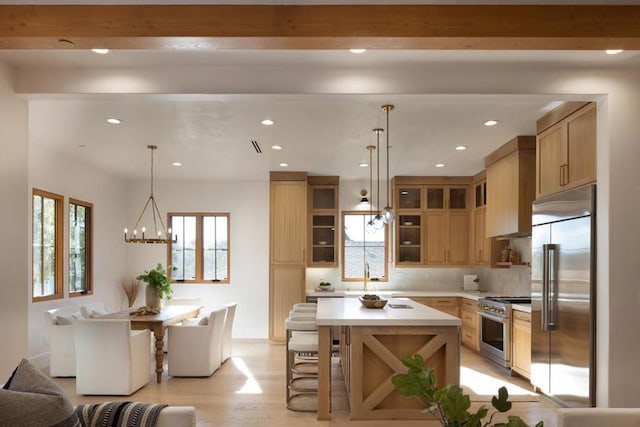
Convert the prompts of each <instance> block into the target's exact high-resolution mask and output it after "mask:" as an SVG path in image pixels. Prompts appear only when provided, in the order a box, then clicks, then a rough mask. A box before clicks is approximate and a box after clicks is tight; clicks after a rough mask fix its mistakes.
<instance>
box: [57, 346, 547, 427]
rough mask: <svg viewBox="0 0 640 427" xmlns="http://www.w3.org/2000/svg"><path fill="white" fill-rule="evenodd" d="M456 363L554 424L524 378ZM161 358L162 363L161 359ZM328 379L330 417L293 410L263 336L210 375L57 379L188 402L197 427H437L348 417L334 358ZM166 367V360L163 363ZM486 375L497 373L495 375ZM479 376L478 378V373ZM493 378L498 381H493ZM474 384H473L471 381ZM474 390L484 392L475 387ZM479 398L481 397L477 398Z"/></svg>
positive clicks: (277, 349)
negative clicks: (125, 386) (117, 382)
mask: <svg viewBox="0 0 640 427" xmlns="http://www.w3.org/2000/svg"><path fill="white" fill-rule="evenodd" d="M461 362H462V366H463V372H462V375H461V377H462V382H463V383H464V382H465V378H468V379H467V380H466V381H467V382H469V383H470V384H468V386H469V387H470V388H474V387H475V386H476V385H478V386H480V385H482V386H487V385H489V387H490V388H489V389H490V390H493V391H492V392H491V393H495V392H497V389H498V387H499V386H500V385H501V384H502V383H500V381H504V382H505V383H508V384H509V387H508V388H509V389H510V390H513V391H510V393H511V394H512V395H514V400H536V401H535V402H532V401H526V402H525V401H515V402H514V403H513V409H512V410H511V412H510V413H511V414H517V415H520V416H521V417H522V418H523V419H524V420H525V421H526V422H527V423H529V425H531V426H533V425H535V423H536V422H537V421H544V422H545V427H555V426H556V423H555V410H556V408H557V406H556V405H555V404H554V403H553V402H551V401H550V400H549V399H547V398H545V397H544V396H538V395H533V396H528V395H526V396H524V397H523V396H519V397H517V396H516V395H515V394H514V392H515V393H517V392H519V391H525V392H532V389H531V386H530V385H529V383H528V381H526V380H524V379H523V378H520V377H509V376H506V375H504V374H503V373H502V372H501V371H500V370H499V369H498V368H496V367H495V366H494V365H492V364H491V363H489V362H487V361H486V360H485V359H483V358H481V357H480V356H478V355H477V354H475V353H473V352H471V351H468V350H466V349H464V348H463V350H462V357H461ZM165 363H166V362H165ZM333 365H334V366H333V370H332V372H333V376H332V378H333V382H332V395H333V406H332V419H331V421H323V422H320V421H317V420H316V414H315V413H304V412H293V411H290V410H287V409H286V405H285V386H284V384H285V348H284V345H282V344H272V343H270V342H268V341H266V340H265V341H261V340H260V341H257V340H256V341H254V340H251V341H249V340H235V341H234V342H233V356H232V359H229V360H228V361H227V362H226V363H225V364H224V365H222V367H220V369H218V371H216V372H215V373H214V374H213V375H212V376H211V377H209V378H174V377H167V375H166V370H165V374H164V376H163V378H162V383H161V384H157V383H156V382H155V381H154V380H155V375H153V378H151V377H152V375H150V381H149V384H147V385H146V386H145V387H143V388H142V389H141V390H139V391H137V392H136V393H134V394H133V395H132V396H81V395H77V394H76V392H75V380H74V379H73V378H56V379H55V381H56V382H57V383H58V384H59V385H60V386H61V387H62V388H63V389H64V391H65V392H66V393H67V394H68V396H69V397H70V399H71V400H72V401H73V402H74V403H75V404H78V403H95V402H104V401H110V400H111V401H113V400H137V401H143V402H162V403H167V404H169V405H191V406H195V407H196V410H197V419H198V427H204V426H207V427H208V426H234V427H235V426H238V427H245V426H246V427H262V426H265V427H266V426H269V427H271V426H285V427H286V426H301V425H319V426H337V427H340V426H371V427H378V426H379V427H383V426H384V427H389V426H391V425H397V426H403V427H404V426H409V427H412V426H416V427H417V426H421V427H426V426H431V425H432V426H437V425H439V424H437V423H431V422H425V421H350V420H349V415H348V403H347V399H346V391H345V387H344V383H343V381H342V375H341V373H340V369H339V366H338V363H337V359H334V363H333ZM165 369H166V365H165ZM483 375H488V376H491V377H494V378H496V379H495V380H492V379H490V378H489V377H484V376H483ZM478 376H479V377H478ZM493 381H498V382H497V383H495V384H494V383H493ZM474 383H475V384H474ZM478 394H484V393H483V392H478ZM481 400H483V398H481ZM480 405H485V406H487V407H491V403H490V402H474V403H473V408H477V407H478V406H480Z"/></svg>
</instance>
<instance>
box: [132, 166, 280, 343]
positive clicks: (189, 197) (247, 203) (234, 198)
mask: <svg viewBox="0 0 640 427" xmlns="http://www.w3.org/2000/svg"><path fill="white" fill-rule="evenodd" d="M268 179H269V177H268V176H265V180H264V181H249V180H246V181H188V180H182V181H173V182H167V181H155V183H154V194H155V198H156V201H157V203H158V205H159V208H160V210H161V212H162V214H163V215H164V214H165V213H166V212H229V213H230V214H231V216H230V225H231V230H230V236H229V237H230V257H231V271H230V283H228V284H212V283H206V284H174V285H172V287H173V295H174V297H176V298H192V297H199V298H201V301H202V304H203V305H204V306H205V309H204V310H205V311H206V310H211V309H212V308H215V307H220V306H222V305H224V304H226V303H227V302H230V301H236V302H237V303H238V308H237V311H236V318H235V321H234V327H233V336H234V338H267V337H268V326H269V181H268ZM148 197H149V181H148V180H147V181H136V182H130V183H128V186H127V224H126V225H128V226H129V229H132V228H133V225H134V224H135V221H136V219H137V218H138V216H139V215H140V211H141V210H142V207H143V205H144V203H145V201H146V199H147V198H148ZM163 219H165V220H166V217H165V218H163ZM122 228H124V226H122V227H120V230H122ZM147 228H149V226H147ZM126 257H127V273H128V274H129V275H131V276H135V275H138V274H141V273H143V272H144V271H145V270H149V269H151V268H153V267H155V265H156V264H157V263H158V262H161V263H162V264H163V265H165V266H166V265H167V252H166V246H165V245H157V246H156V245H127V247H126Z"/></svg>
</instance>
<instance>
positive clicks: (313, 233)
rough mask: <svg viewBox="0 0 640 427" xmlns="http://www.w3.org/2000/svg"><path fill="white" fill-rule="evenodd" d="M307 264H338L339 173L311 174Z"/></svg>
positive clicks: (321, 265)
mask: <svg viewBox="0 0 640 427" xmlns="http://www.w3.org/2000/svg"><path fill="white" fill-rule="evenodd" d="M307 182H308V191H307V193H308V203H307V206H308V208H307V209H308V213H309V221H308V224H309V232H308V233H307V236H308V242H307V254H308V255H307V266H309V267H335V266H337V265H338V258H337V242H338V239H337V230H338V183H339V177H337V176H309V177H308V178H307Z"/></svg>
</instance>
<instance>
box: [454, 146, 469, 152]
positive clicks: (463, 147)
mask: <svg viewBox="0 0 640 427" xmlns="http://www.w3.org/2000/svg"><path fill="white" fill-rule="evenodd" d="M466 149H467V146H466V145H458V146H457V147H456V150H458V151H464V150H466Z"/></svg>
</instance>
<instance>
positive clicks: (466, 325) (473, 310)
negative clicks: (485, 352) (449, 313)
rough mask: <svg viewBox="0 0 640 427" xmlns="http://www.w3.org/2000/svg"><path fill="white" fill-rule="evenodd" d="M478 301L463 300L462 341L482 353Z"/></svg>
mask: <svg viewBox="0 0 640 427" xmlns="http://www.w3.org/2000/svg"><path fill="white" fill-rule="evenodd" d="M477 311H478V301H475V300H472V299H470V298H462V299H461V303H460V319H462V329H461V336H460V341H461V342H462V344H463V345H464V346H466V347H467V348H470V349H471V350H473V351H480V332H479V330H480V329H479V326H480V318H479V317H478V316H479V315H478V313H477Z"/></svg>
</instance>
